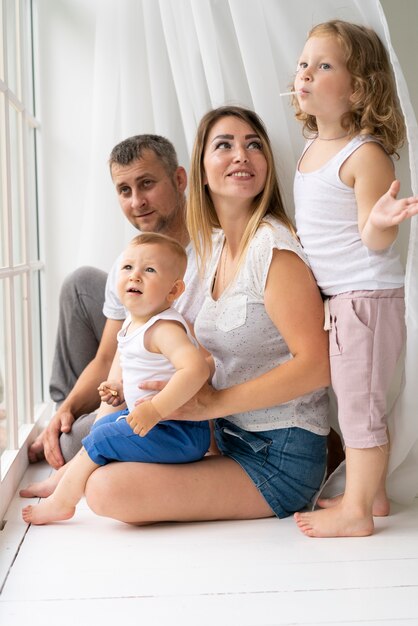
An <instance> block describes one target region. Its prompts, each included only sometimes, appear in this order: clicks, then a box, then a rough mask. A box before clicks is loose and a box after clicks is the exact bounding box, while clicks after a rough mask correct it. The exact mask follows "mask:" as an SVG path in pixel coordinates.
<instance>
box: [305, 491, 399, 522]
mask: <svg viewBox="0 0 418 626" xmlns="http://www.w3.org/2000/svg"><path fill="white" fill-rule="evenodd" d="M342 498H343V496H342V495H340V496H335V498H319V499H318V502H317V504H318V506H320V507H321V509H330V508H331V507H333V506H337V505H338V504H341V500H342ZM389 513H390V501H389V498H388V497H387V495H386V493H378V494H377V495H376V497H375V499H374V501H373V510H372V514H373V515H374V517H386V516H387V515H389Z"/></svg>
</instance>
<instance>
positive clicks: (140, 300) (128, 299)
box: [118, 243, 181, 321]
mask: <svg viewBox="0 0 418 626" xmlns="http://www.w3.org/2000/svg"><path fill="white" fill-rule="evenodd" d="M177 265H178V264H177V262H176V259H175V258H174V256H173V254H171V253H170V250H169V249H168V248H167V247H166V246H162V245H159V244H151V243H150V244H142V245H139V246H129V247H128V248H127V250H126V251H125V254H124V256H123V259H122V263H121V267H120V270H119V280H118V293H119V298H120V300H121V302H122V304H123V305H124V306H125V307H126V308H127V309H128V311H129V312H130V313H131V315H132V317H133V318H138V320H145V321H146V320H147V319H149V318H150V317H152V316H153V315H155V314H156V313H159V312H161V311H163V310H165V309H166V308H167V307H169V306H170V305H171V303H172V302H173V299H174V297H177V295H176V283H178V282H179V279H178V275H179V274H178V267H177ZM180 282H181V281H180Z"/></svg>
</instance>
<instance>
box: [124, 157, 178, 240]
mask: <svg viewBox="0 0 418 626" xmlns="http://www.w3.org/2000/svg"><path fill="white" fill-rule="evenodd" d="M112 179H113V182H114V183H115V187H116V192H117V194H118V198H119V203H120V206H121V207H122V211H123V212H124V213H125V215H126V217H127V218H128V220H129V221H130V223H131V224H132V225H133V226H135V228H137V229H138V230H140V231H142V232H144V233H146V232H157V233H158V232H159V233H164V234H165V235H170V236H173V237H175V238H179V236H181V234H182V231H183V230H184V229H185V224H184V191H185V188H186V184H187V178H186V172H185V171H184V169H183V168H181V167H179V168H177V171H176V172H175V174H174V176H173V178H171V177H170V176H169V175H168V174H167V172H166V170H165V168H164V165H163V163H162V162H161V161H160V159H159V158H158V157H157V156H156V155H155V153H154V152H153V151H152V150H144V153H143V156H142V157H141V158H140V159H137V160H136V161H133V162H132V163H130V164H129V165H119V164H117V163H114V164H113V165H112Z"/></svg>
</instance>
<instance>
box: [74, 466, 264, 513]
mask: <svg viewBox="0 0 418 626" xmlns="http://www.w3.org/2000/svg"><path fill="white" fill-rule="evenodd" d="M86 498H87V503H88V504H89V506H90V508H91V509H92V510H93V511H94V512H95V513H97V514H98V515H102V516H104V517H111V518H113V519H117V520H120V521H122V522H127V523H132V524H152V523H155V522H162V521H173V522H189V521H203V520H225V519H257V518H264V517H272V516H273V515H274V513H273V511H272V510H271V509H270V507H269V505H268V504H267V502H266V501H265V500H264V498H263V496H262V495H261V494H260V492H259V491H258V489H257V488H256V487H255V485H254V483H253V482H252V481H251V479H250V478H249V477H248V475H247V474H246V473H245V471H244V470H243V469H242V468H241V467H240V465H238V463H236V462H235V461H233V460H232V459H229V458H228V457H225V456H208V457H205V458H204V459H203V460H202V461H198V462H196V463H187V464H182V465H163V464H147V463H110V464H109V465H106V466H105V467H101V468H100V469H98V470H97V471H95V472H94V473H93V474H92V475H91V476H90V478H89V480H88V482H87V485H86Z"/></svg>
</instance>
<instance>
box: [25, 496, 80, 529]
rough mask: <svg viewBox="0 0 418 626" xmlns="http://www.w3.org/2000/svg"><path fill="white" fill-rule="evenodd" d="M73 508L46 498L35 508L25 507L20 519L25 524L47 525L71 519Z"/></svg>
mask: <svg viewBox="0 0 418 626" xmlns="http://www.w3.org/2000/svg"><path fill="white" fill-rule="evenodd" d="M74 513H75V506H73V507H68V506H65V505H62V504H59V503H57V502H54V501H53V499H51V498H47V499H46V500H44V501H43V502H40V503H39V504H37V505H36V506H32V505H29V506H25V508H24V509H23V510H22V517H23V519H24V521H25V522H26V523H27V524H49V523H50V522H59V521H62V520H67V519H70V518H71V517H73V515H74Z"/></svg>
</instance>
